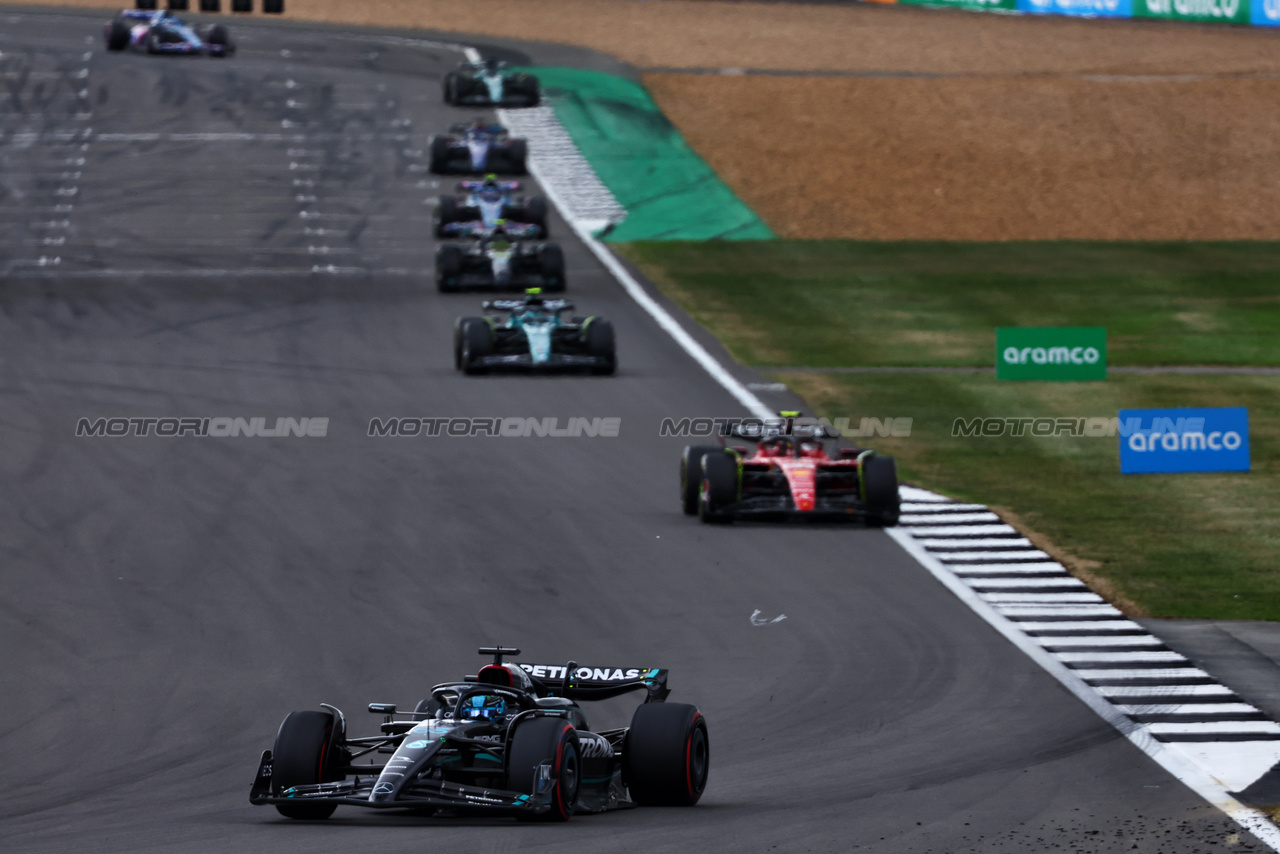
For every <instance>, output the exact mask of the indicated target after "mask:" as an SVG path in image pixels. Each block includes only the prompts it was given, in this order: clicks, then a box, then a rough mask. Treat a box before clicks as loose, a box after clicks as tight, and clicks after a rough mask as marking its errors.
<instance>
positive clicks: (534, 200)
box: [524, 196, 547, 237]
mask: <svg viewBox="0 0 1280 854" xmlns="http://www.w3.org/2000/svg"><path fill="white" fill-rule="evenodd" d="M524 221H525V222H531V223H533V224H534V225H536V226H538V227H539V228H541V229H542V236H543V237H546V236H547V200H546V199H544V198H543V197H542V196H532V197H531V198H528V199H525V202H524Z"/></svg>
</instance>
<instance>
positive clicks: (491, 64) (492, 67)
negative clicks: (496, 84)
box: [484, 57, 500, 74]
mask: <svg viewBox="0 0 1280 854" xmlns="http://www.w3.org/2000/svg"><path fill="white" fill-rule="evenodd" d="M499 67H500V66H499V65H498V60H496V59H493V58H492V57H491V58H489V59H486V60H485V61H484V69H485V71H488V72H489V73H490V74H495V73H497V71H498V68H499Z"/></svg>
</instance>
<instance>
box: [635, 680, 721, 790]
mask: <svg viewBox="0 0 1280 854" xmlns="http://www.w3.org/2000/svg"><path fill="white" fill-rule="evenodd" d="M710 767H711V747H710V742H709V740H708V738H707V722H706V719H705V718H704V717H703V716H702V712H700V711H698V708H697V707H696V706H690V705H688V704H685V703H645V704H644V705H642V706H640V708H638V709H636V712H635V715H633V716H632V718H631V729H630V731H628V733H627V741H626V747H625V748H624V754H623V767H622V777H623V780H624V781H625V782H626V784H627V790H628V791H629V792H630V794H631V800H633V801H635V802H636V803H637V804H640V805H642V806H669V807H691V806H693V805H694V804H696V803H697V802H698V799H699V798H701V797H702V792H703V790H704V789H705V788H706V786H707V774H708V772H709V771H710Z"/></svg>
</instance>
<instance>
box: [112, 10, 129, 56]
mask: <svg viewBox="0 0 1280 854" xmlns="http://www.w3.org/2000/svg"><path fill="white" fill-rule="evenodd" d="M128 46H129V25H128V24H126V23H125V22H124V21H121V20H120V19H118V18H117V19H116V20H114V21H112V22H111V23H110V24H108V25H107V50H117V51H118V50H124V49H125V48H127V47H128Z"/></svg>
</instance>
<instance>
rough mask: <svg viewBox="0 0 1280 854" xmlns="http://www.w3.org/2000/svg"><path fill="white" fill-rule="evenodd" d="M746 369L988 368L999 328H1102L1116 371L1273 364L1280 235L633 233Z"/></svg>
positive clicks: (668, 286) (637, 248)
mask: <svg viewBox="0 0 1280 854" xmlns="http://www.w3.org/2000/svg"><path fill="white" fill-rule="evenodd" d="M624 251H625V252H626V254H627V255H628V256H629V257H630V258H631V259H632V260H633V261H635V262H636V263H637V264H638V265H639V266H640V267H641V268H642V269H643V270H644V271H645V272H646V273H647V274H648V275H649V276H650V277H651V279H652V280H653V281H655V282H656V283H658V284H659V286H660V287H662V288H663V289H664V291H666V292H668V294H669V295H670V296H671V297H673V298H675V299H677V300H678V301H679V302H680V303H681V305H683V306H684V308H685V309H686V310H687V311H688V312H689V313H690V314H691V315H693V317H695V318H696V319H697V320H698V321H699V322H700V323H703V324H705V325H706V326H708V327H709V328H712V329H714V331H715V332H716V333H717V334H718V335H720V336H721V340H723V341H724V342H725V344H726V345H728V347H729V349H730V350H732V351H733V353H734V355H735V356H736V357H737V358H739V359H740V360H741V361H743V362H745V363H747V364H752V365H804V366H808V367H843V366H854V365H944V366H965V365H969V366H980V365H985V366H990V365H992V364H994V361H993V359H994V356H993V353H994V349H995V332H994V330H995V328H996V327H997V326H1105V327H1107V333H1108V341H1107V347H1108V351H1109V352H1108V356H1109V361H1110V363H1111V364H1113V365H1188V364H1190V365H1280V288H1277V286H1276V283H1277V280H1278V279H1280V243H1084V242H1050V243H970V244H956V243H916V242H906V243H863V242H857V241H785V240H778V241H760V242H735V243H733V244H717V243H707V244H699V243H636V244H630V245H629V246H627V247H626V248H625V249H624Z"/></svg>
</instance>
